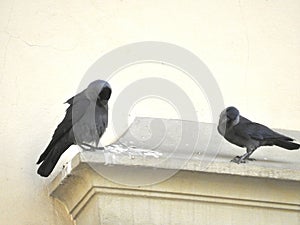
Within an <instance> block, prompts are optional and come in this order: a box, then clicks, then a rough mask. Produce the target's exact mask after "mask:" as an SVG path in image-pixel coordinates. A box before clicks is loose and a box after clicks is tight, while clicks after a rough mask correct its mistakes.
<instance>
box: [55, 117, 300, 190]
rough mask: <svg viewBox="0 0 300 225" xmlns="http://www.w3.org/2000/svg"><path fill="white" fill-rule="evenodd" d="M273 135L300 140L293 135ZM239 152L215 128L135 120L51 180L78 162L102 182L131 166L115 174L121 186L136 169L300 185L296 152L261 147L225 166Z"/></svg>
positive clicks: (299, 159) (298, 153) (299, 160)
mask: <svg viewBox="0 0 300 225" xmlns="http://www.w3.org/2000/svg"><path fill="white" fill-rule="evenodd" d="M277 131H278V132H281V133H283V134H286V135H289V136H291V137H293V138H295V139H296V140H300V132H299V131H291V130H278V129H277ZM244 152H245V149H242V148H239V147H236V146H234V145H232V144H230V143H228V142H227V141H226V140H225V139H223V137H221V136H220V135H219V134H218V132H217V130H216V125H215V124H209V123H198V122H192V121H181V120H170V119H160V118H136V119H135V120H134V122H133V123H132V124H131V126H130V127H129V128H128V130H127V131H126V132H125V133H124V134H123V135H122V136H121V137H120V138H119V139H118V140H117V141H116V142H115V143H113V144H111V145H109V146H106V147H105V150H104V151H85V152H81V153H79V154H78V155H76V156H75V157H74V158H73V159H72V161H71V162H69V163H68V164H67V165H66V166H65V167H64V168H63V170H62V172H61V173H60V175H59V176H58V177H57V178H56V180H57V181H58V182H59V181H62V180H63V179H64V177H65V176H68V175H69V174H70V173H71V172H72V170H73V169H74V168H75V167H77V166H78V165H79V164H80V163H86V164H89V165H90V166H91V167H92V168H94V169H96V170H97V171H100V173H101V174H103V175H104V177H108V178H111V173H109V172H107V171H108V170H111V169H112V168H118V169H117V170H115V171H113V173H117V174H120V171H125V170H124V168H127V170H128V168H131V171H129V172H128V171H126V172H124V173H126V174H125V175H124V174H121V175H120V176H121V177H122V179H123V181H124V182H126V179H127V178H128V177H131V176H132V175H136V174H137V172H140V171H142V169H141V168H148V169H150V174H157V173H159V172H158V171H159V170H160V171H171V172H169V173H168V174H167V175H170V174H172V173H173V174H174V173H176V171H178V170H188V171H195V172H207V173H216V174H229V175H238V176H250V177H260V178H271V179H280V180H291V181H300V151H287V150H284V149H281V148H279V147H261V148H260V149H258V150H257V151H256V152H255V153H254V154H253V157H254V158H255V159H256V161H253V162H248V163H245V164H239V165H238V164H235V163H231V162H230V160H231V159H232V158H233V157H235V156H236V155H241V154H243V153H244ZM102 172H103V173H102ZM148 172H149V171H148ZM148 175H149V173H148ZM167 175H166V176H167ZM141 176H142V177H143V176H144V175H141ZM163 176H164V175H163ZM119 178H120V177H117V178H115V177H113V178H112V180H117V182H121V183H124V182H122V180H121V181H120V180H119ZM120 179H121V178H120ZM158 180H159V178H158ZM158 180H157V181H158ZM129 183H130V182H129ZM146 183H147V181H146ZM146 183H145V184H146Z"/></svg>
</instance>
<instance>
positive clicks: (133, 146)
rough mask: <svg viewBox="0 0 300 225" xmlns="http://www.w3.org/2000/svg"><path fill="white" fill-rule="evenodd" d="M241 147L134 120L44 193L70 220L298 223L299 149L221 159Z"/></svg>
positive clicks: (210, 132)
mask: <svg viewBox="0 0 300 225" xmlns="http://www.w3.org/2000/svg"><path fill="white" fill-rule="evenodd" d="M197 130H199V133H198V134H199V135H198V134H197ZM188 131H189V132H190V133H189V135H187V136H183V138H181V139H179V138H178V137H180V136H181V137H182V135H181V134H182V132H184V133H187V132H188ZM281 132H284V133H285V134H289V135H291V136H293V137H294V138H296V139H298V140H300V135H299V133H298V132H294V131H281ZM155 134H158V135H155ZM195 137H197V138H198V139H197V140H198V141H197V142H194V139H195ZM156 143H159V144H156ZM174 149H175V150H174ZM243 151H244V150H240V149H239V148H236V147H234V146H232V145H230V144H229V143H227V142H224V141H223V140H222V138H220V136H219V135H218V134H217V133H216V131H215V126H214V125H212V124H205V123H194V122H190V121H177V120H160V119H151V118H138V119H137V120H135V121H134V123H133V124H132V125H131V127H130V128H129V129H128V130H127V132H125V133H124V134H123V136H122V137H121V138H120V139H119V140H118V141H116V142H115V143H114V144H112V145H110V146H107V147H106V150H105V151H100V152H98V151H96V152H82V153H79V154H78V155H76V156H75V157H74V158H73V159H72V161H71V162H69V163H68V164H66V166H65V167H64V168H63V170H62V171H61V173H60V174H59V175H58V176H57V177H56V178H55V179H54V180H53V182H52V183H51V185H50V194H51V195H52V196H53V197H55V198H57V199H59V200H60V201H62V202H63V203H64V204H65V205H66V207H67V209H68V210H69V212H70V214H71V215H72V217H73V219H75V220H76V224H241V223H242V224H299V222H300V213H299V212H300V191H299V190H300V182H299V181H300V152H299V151H284V150H280V149H279V148H262V149H261V150H258V152H257V153H255V154H254V157H255V158H256V159H257V161H256V162H251V163H247V164H242V165H237V164H234V163H230V162H229V161H230V159H231V158H233V157H234V156H235V155H238V154H242V153H243ZM249 212H250V214H249ZM254 214H255V217H256V218H253V215H254ZM254 221H256V222H254ZM282 221H284V223H282Z"/></svg>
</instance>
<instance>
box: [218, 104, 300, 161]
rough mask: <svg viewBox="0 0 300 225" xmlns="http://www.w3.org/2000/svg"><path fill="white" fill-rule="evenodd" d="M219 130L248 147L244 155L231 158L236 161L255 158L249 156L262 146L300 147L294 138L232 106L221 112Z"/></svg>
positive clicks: (225, 136)
mask: <svg viewBox="0 0 300 225" xmlns="http://www.w3.org/2000/svg"><path fill="white" fill-rule="evenodd" d="M218 131H219V133H220V134H221V135H222V136H223V137H224V138H225V139H226V140H227V141H229V142H230V143H232V144H235V145H237V146H239V147H245V148H246V149H247V152H246V153H245V154H244V155H242V156H236V157H235V158H233V159H232V160H231V161H232V162H236V163H245V162H246V160H255V159H251V158H249V157H250V155H251V154H252V153H253V152H254V151H255V150H256V149H257V148H258V147H260V146H272V145H276V146H279V147H281V148H285V149H288V150H295V149H299V148H300V145H299V144H297V143H294V142H293V141H294V139H292V138H290V137H287V136H284V135H282V134H279V133H277V132H275V131H273V130H271V129H270V128H268V127H266V126H264V125H262V124H259V123H254V122H252V121H250V120H248V119H246V118H245V117H243V116H241V115H240V113H239V111H238V110H237V109H236V108H235V107H232V106H231V107H228V108H226V109H224V110H223V111H222V113H221V114H220V119H219V125H218Z"/></svg>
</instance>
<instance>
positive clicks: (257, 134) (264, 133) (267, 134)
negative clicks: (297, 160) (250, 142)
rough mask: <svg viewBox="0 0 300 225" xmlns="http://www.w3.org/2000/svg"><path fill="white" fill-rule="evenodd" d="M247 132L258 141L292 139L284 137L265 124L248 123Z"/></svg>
mask: <svg viewBox="0 0 300 225" xmlns="http://www.w3.org/2000/svg"><path fill="white" fill-rule="evenodd" d="M246 130H247V134H248V135H249V136H250V137H251V138H253V139H256V140H259V141H266V140H273V139H282V140H287V141H292V140H293V139H292V138H289V137H286V136H284V135H282V134H279V133H277V132H275V131H273V130H271V129H270V128H268V127H267V126H264V125H262V124H259V123H249V124H247V129H246Z"/></svg>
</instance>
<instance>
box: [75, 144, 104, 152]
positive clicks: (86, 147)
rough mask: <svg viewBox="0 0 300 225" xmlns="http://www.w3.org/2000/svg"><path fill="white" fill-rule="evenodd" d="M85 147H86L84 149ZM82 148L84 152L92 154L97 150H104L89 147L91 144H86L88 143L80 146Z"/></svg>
mask: <svg viewBox="0 0 300 225" xmlns="http://www.w3.org/2000/svg"><path fill="white" fill-rule="evenodd" d="M83 146H85V147H83ZM80 147H81V148H82V149H83V150H84V151H90V152H94V151H96V150H104V148H103V147H96V146H92V145H89V144H86V143H82V144H81V145H80Z"/></svg>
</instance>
